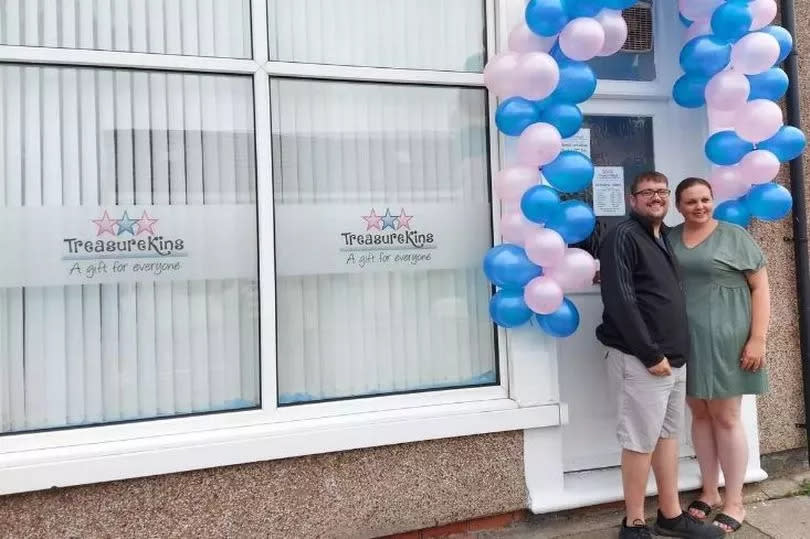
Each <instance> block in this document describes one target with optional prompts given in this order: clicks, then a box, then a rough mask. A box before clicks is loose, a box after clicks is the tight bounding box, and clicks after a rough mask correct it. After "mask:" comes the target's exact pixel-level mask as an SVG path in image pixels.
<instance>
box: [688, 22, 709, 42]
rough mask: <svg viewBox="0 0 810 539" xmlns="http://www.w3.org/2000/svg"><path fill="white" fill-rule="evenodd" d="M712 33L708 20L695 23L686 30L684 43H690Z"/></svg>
mask: <svg viewBox="0 0 810 539" xmlns="http://www.w3.org/2000/svg"><path fill="white" fill-rule="evenodd" d="M711 33H712V25H711V22H709V21H708V20H701V21H695V22H693V23H692V24H691V26H689V28H687V29H686V32H685V35H684V42H687V41H691V40H693V39H695V38H696V37H698V36H708V35H709V34H711Z"/></svg>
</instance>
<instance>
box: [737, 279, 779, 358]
mask: <svg viewBox="0 0 810 539" xmlns="http://www.w3.org/2000/svg"><path fill="white" fill-rule="evenodd" d="M746 279H747V280H748V287H749V288H750V289H751V332H750V334H749V335H748V342H747V343H746V344H745V348H744V349H743V354H742V358H740V363H741V367H742V368H743V369H745V370H747V371H758V370H759V369H761V368H762V366H763V365H764V363H765V344H766V342H767V338H768V324H769V323H770V319H771V291H770V287H769V285H768V270H767V268H762V269H760V270H759V271H757V272H754V273H749V274H747V275H746Z"/></svg>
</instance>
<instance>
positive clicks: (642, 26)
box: [588, 0, 655, 81]
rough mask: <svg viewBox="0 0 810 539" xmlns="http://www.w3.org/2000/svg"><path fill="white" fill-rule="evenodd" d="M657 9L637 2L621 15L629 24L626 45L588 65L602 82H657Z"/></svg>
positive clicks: (646, 3) (591, 61) (650, 2)
mask: <svg viewBox="0 0 810 539" xmlns="http://www.w3.org/2000/svg"><path fill="white" fill-rule="evenodd" d="M653 14H654V7H653V5H652V0H648V1H646V2H638V3H637V4H636V5H635V6H633V7H631V8H629V9H625V10H624V11H623V12H622V15H623V16H624V20H625V21H627V30H628V35H627V41H625V43H624V47H622V50H621V51H619V52H618V53H616V54H614V55H612V56H607V57H602V58H600V57H596V58H594V59H592V60H590V61H589V62H588V64H589V65H590V66H591V67H592V68H593V70H594V73H596V76H597V77H598V78H600V79H610V80H643V81H651V80H655V50H654V47H653V41H654V34H653V31H654V25H653Z"/></svg>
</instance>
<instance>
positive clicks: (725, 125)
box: [706, 107, 736, 134]
mask: <svg viewBox="0 0 810 539" xmlns="http://www.w3.org/2000/svg"><path fill="white" fill-rule="evenodd" d="M706 112H707V113H708V116H709V132H710V133H711V134H714V133H717V132H718V131H728V130H733V129H734V122H735V120H736V116H735V114H734V113H735V111H733V110H719V109H716V108H714V107H707V108H706Z"/></svg>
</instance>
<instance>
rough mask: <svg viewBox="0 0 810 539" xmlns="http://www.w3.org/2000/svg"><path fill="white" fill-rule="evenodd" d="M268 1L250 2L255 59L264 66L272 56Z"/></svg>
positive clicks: (253, 0) (255, 0)
mask: <svg viewBox="0 0 810 539" xmlns="http://www.w3.org/2000/svg"><path fill="white" fill-rule="evenodd" d="M267 4H268V2H267V0H252V1H251V2H250V5H251V7H250V19H251V26H252V28H253V39H252V40H251V43H252V44H253V59H254V60H255V61H256V63H257V64H259V65H262V64H264V63H265V62H266V61H267V60H268V58H269V55H270V41H269V37H268V25H269V24H270V19H269V18H268V16H267Z"/></svg>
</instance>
